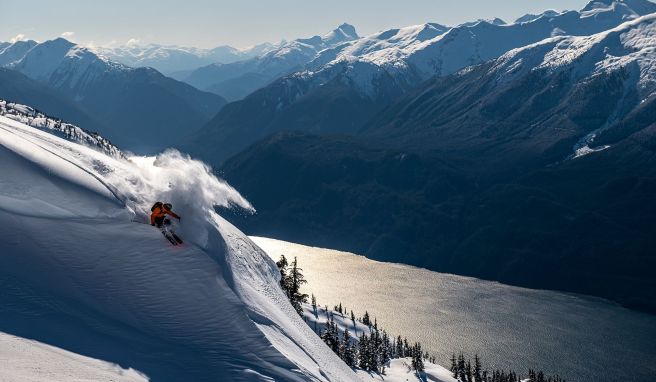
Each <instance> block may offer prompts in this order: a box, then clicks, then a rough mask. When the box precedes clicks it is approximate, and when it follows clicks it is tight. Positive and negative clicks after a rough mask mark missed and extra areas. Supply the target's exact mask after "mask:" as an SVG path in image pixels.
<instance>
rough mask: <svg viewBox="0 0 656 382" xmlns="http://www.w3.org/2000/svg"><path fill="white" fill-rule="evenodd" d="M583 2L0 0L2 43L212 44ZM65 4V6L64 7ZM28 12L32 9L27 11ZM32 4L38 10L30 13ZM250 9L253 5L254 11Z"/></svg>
mask: <svg viewBox="0 0 656 382" xmlns="http://www.w3.org/2000/svg"><path fill="white" fill-rule="evenodd" d="M587 2H588V1H587V0H534V1H531V2H530V3H527V2H526V1H524V0H503V1H501V0H493V1H491V0H464V1H458V2H457V3H456V2H454V1H445V0H411V1H406V2H403V3H402V2H391V1H373V0H362V1H359V2H357V3H354V2H347V1H344V0H334V1H332V2H331V3H330V7H329V8H327V7H325V6H324V4H321V3H318V2H314V3H307V2H303V1H300V0H282V1H279V2H276V3H269V2H267V3H264V4H262V3H258V2H256V1H253V0H246V1H241V2H235V1H208V0H192V1H188V2H185V3H180V2H173V1H170V0H163V1H155V0H142V1H139V2H138V3H137V2H129V1H127V0H118V1H113V2H112V3H102V4H98V3H95V2H85V1H82V0H67V1H59V2H57V3H54V2H49V1H47V0H25V1H21V2H20V6H15V5H13V4H11V3H9V2H8V1H7V0H0V15H3V16H2V17H1V18H2V23H0V41H15V40H17V39H33V40H37V41H45V40H50V39H53V38H57V37H65V38H67V39H69V40H71V41H74V42H76V43H80V44H84V45H91V46H94V45H95V46H118V45H125V44H127V43H128V42H131V43H138V44H140V45H143V44H150V43H156V44H162V45H180V46H189V47H198V48H214V47H216V46H220V45H230V46H234V47H238V48H243V47H248V46H252V45H255V44H259V43H263V42H278V41H280V40H283V39H285V40H292V39H295V38H299V37H310V36H313V35H317V34H323V33H327V32H328V31H330V30H332V29H334V28H336V27H337V26H338V25H340V24H342V23H344V22H346V23H349V24H352V25H353V26H355V28H356V30H357V31H358V33H359V34H360V35H368V34H371V33H375V32H378V31H380V30H385V29H389V28H396V27H403V26H408V25H416V24H422V23H425V22H436V23H441V24H445V25H451V26H452V25H457V24H461V23H463V22H467V21H473V20H477V19H480V18H484V19H491V18H494V17H499V18H501V19H503V20H504V21H506V22H512V21H514V20H515V19H517V18H518V17H521V16H522V15H524V14H527V13H541V12H543V11H545V10H547V9H556V10H564V9H568V10H572V9H580V8H582V7H584V6H585V4H586V3H587ZM62 4H65V5H62ZM26 10H31V11H32V12H30V13H29V14H28V17H26ZM34 10H38V12H34ZM254 10H255V11H254Z"/></svg>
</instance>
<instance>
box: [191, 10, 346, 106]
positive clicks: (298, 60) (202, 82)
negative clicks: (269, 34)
mask: <svg viewBox="0 0 656 382" xmlns="http://www.w3.org/2000/svg"><path fill="white" fill-rule="evenodd" d="M358 38H359V36H358V34H357V32H356V31H355V27H353V26H352V25H349V24H346V23H344V24H342V25H340V26H339V27H337V28H336V29H334V30H333V31H331V32H329V33H327V34H325V35H323V36H318V35H317V36H313V37H310V38H300V39H296V40H293V41H289V42H286V43H282V44H280V45H279V46H277V47H273V48H271V49H269V50H268V51H266V52H265V53H263V54H261V55H259V56H256V57H253V58H251V59H248V60H242V61H237V62H233V63H227V62H217V63H214V64H212V65H207V66H204V67H201V68H198V69H196V70H194V71H193V72H191V73H190V74H189V75H188V76H186V77H184V78H182V79H183V80H184V81H185V82H187V83H189V84H191V85H193V86H195V87H197V88H198V89H203V90H207V91H210V92H213V93H216V94H219V95H221V96H223V97H224V98H226V99H228V100H230V101H234V100H238V99H241V98H243V97H245V96H247V95H248V94H250V93H252V92H253V91H255V90H257V89H259V88H261V87H263V86H265V85H267V84H268V83H270V82H272V81H274V80H275V79H277V78H278V77H281V76H284V75H287V74H290V73H293V72H296V71H299V70H301V69H303V68H304V67H305V65H306V64H307V63H308V62H309V61H311V60H312V59H314V58H315V57H316V55H317V54H318V53H319V52H320V51H323V50H326V49H330V48H334V47H336V46H340V45H342V44H344V43H348V42H349V41H353V40H357V39H358Z"/></svg>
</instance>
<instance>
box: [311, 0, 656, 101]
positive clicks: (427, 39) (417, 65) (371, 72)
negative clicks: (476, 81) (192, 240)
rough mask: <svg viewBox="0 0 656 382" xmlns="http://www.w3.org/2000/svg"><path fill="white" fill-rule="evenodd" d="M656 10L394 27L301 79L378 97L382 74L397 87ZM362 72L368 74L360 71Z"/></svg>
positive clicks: (323, 58)
mask: <svg viewBox="0 0 656 382" xmlns="http://www.w3.org/2000/svg"><path fill="white" fill-rule="evenodd" d="M653 12H656V4H654V3H651V2H649V1H647V0H614V1H611V0H605V1H597V2H591V3H590V4H588V5H587V6H586V7H585V8H584V9H583V10H581V11H580V12H576V11H569V12H562V13H558V12H555V11H546V12H544V13H543V14H541V15H527V16H525V17H523V18H520V19H518V20H517V21H516V22H515V23H513V24H505V23H503V21H502V20H497V19H494V20H487V21H486V20H479V21H476V22H473V23H465V24H462V25H459V26H457V27H453V28H448V27H445V26H442V25H438V24H424V25H418V26H411V27H406V28H400V29H391V30H387V31H384V32H380V33H376V34H373V35H370V36H366V37H363V38H361V39H359V40H356V41H354V42H351V43H348V44H346V45H344V46H341V47H337V48H335V49H332V50H325V51H323V52H321V53H320V54H319V55H318V57H317V58H316V59H315V60H314V61H313V62H311V63H309V64H308V69H307V71H306V72H305V73H302V74H300V76H302V77H305V78H308V79H309V78H310V77H315V76H316V77H321V78H322V80H320V81H319V82H320V83H323V82H325V79H326V78H334V77H337V76H345V77H346V78H349V79H350V80H351V81H352V83H353V85H354V86H355V87H356V89H358V90H360V91H361V92H362V94H365V95H367V96H369V97H371V98H375V97H376V96H377V93H376V92H377V91H378V90H377V88H376V86H375V84H376V82H377V80H378V79H379V78H381V77H380V76H381V73H384V74H385V75H388V74H389V75H392V76H393V77H394V78H395V80H396V81H397V82H399V83H408V84H416V83H418V82H421V81H423V80H426V79H428V78H430V77H432V76H435V75H440V76H443V75H448V74H451V73H454V72H457V71H459V70H461V69H463V68H466V67H468V66H471V65H476V64H481V63H483V62H486V61H489V60H492V59H496V58H498V57H500V56H501V55H503V54H504V53H506V52H508V51H510V50H512V49H517V48H520V47H523V46H527V45H530V44H534V43H537V42H539V41H542V40H544V39H548V38H550V37H554V36H564V35H567V36H588V35H592V34H595V33H599V32H602V31H605V30H608V29H611V28H614V27H616V26H618V25H620V24H622V23H624V22H626V21H629V20H634V19H636V18H639V17H641V16H643V15H647V14H649V13H653ZM371 66H375V67H378V68H380V70H376V69H372V68H370V67H371ZM358 68H359V69H358ZM362 68H365V69H364V70H365V72H358V70H362ZM310 81H313V80H310Z"/></svg>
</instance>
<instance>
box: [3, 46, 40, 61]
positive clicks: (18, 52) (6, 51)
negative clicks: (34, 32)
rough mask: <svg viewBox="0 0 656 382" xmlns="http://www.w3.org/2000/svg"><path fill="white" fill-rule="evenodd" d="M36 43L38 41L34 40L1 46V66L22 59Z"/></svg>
mask: <svg viewBox="0 0 656 382" xmlns="http://www.w3.org/2000/svg"><path fill="white" fill-rule="evenodd" d="M35 45H37V42H36V41H33V40H28V41H16V42H15V43H13V44H11V43H5V45H4V46H0V66H7V65H10V64H12V63H13V62H15V61H18V60H20V59H21V58H23V57H24V56H25V54H26V53H27V52H28V51H29V50H30V49H32V48H33V47H34V46H35Z"/></svg>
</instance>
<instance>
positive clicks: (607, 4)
mask: <svg viewBox="0 0 656 382" xmlns="http://www.w3.org/2000/svg"><path fill="white" fill-rule="evenodd" d="M609 12H612V13H621V14H622V15H624V18H625V19H627V20H628V19H631V18H636V17H639V16H640V15H645V14H648V13H653V12H656V4H655V3H652V2H651V1H649V0H592V1H590V2H589V3H588V4H587V5H586V6H585V7H584V8H583V9H582V10H581V17H598V15H600V14H603V13H609Z"/></svg>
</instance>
